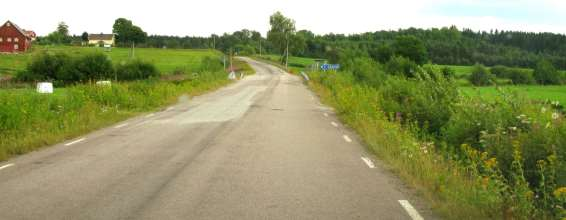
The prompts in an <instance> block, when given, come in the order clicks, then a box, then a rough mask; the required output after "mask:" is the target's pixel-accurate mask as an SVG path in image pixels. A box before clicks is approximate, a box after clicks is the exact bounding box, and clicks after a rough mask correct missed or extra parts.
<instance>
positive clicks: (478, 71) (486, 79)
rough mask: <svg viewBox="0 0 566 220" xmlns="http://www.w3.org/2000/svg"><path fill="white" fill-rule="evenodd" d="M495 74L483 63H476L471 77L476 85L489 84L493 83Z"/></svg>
mask: <svg viewBox="0 0 566 220" xmlns="http://www.w3.org/2000/svg"><path fill="white" fill-rule="evenodd" d="M493 79H494V77H493V75H491V73H490V72H489V70H488V69H487V68H485V66H483V65H481V64H476V65H474V68H473V70H472V74H471V75H470V77H469V80H470V82H471V83H472V84H473V85H475V86H487V85H490V84H492V83H493Z"/></svg>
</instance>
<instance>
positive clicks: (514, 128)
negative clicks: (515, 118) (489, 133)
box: [509, 127, 517, 131]
mask: <svg viewBox="0 0 566 220" xmlns="http://www.w3.org/2000/svg"><path fill="white" fill-rule="evenodd" d="M509 129H510V130H511V131H516V130H517V127H509Z"/></svg>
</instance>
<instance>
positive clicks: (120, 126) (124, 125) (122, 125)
mask: <svg viewBox="0 0 566 220" xmlns="http://www.w3.org/2000/svg"><path fill="white" fill-rule="evenodd" d="M126 126H128V123H124V124H121V125H118V126H116V127H114V128H122V127H126Z"/></svg>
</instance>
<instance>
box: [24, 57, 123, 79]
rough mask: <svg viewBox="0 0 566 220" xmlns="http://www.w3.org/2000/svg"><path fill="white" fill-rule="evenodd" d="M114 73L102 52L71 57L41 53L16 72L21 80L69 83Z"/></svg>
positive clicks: (107, 76) (109, 75)
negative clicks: (25, 67) (23, 69)
mask: <svg viewBox="0 0 566 220" xmlns="http://www.w3.org/2000/svg"><path fill="white" fill-rule="evenodd" d="M113 73H114V69H113V68H112V63H111V62H110V60H109V59H108V58H107V57H106V55H104V54H102V53H92V54H87V55H84V56H80V57H77V58H73V57H71V56H69V55H67V54H66V53H56V54H49V53H41V54H39V55H37V56H36V57H34V58H33V60H32V62H31V63H30V64H29V65H28V66H27V69H26V70H25V71H22V72H20V73H19V74H18V77H17V78H18V80H21V81H27V82H30V81H39V80H50V81H55V83H63V84H70V83H74V82H85V81H89V80H100V79H108V78H110V77H111V76H112V75H113Z"/></svg>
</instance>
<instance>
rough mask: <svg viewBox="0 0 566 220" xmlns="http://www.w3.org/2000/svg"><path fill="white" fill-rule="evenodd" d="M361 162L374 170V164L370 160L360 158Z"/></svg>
mask: <svg viewBox="0 0 566 220" xmlns="http://www.w3.org/2000/svg"><path fill="white" fill-rule="evenodd" d="M362 160H363V161H364V162H365V163H366V164H367V165H368V167H369V168H371V169H373V168H375V164H373V161H371V159H369V158H367V157H362Z"/></svg>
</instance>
